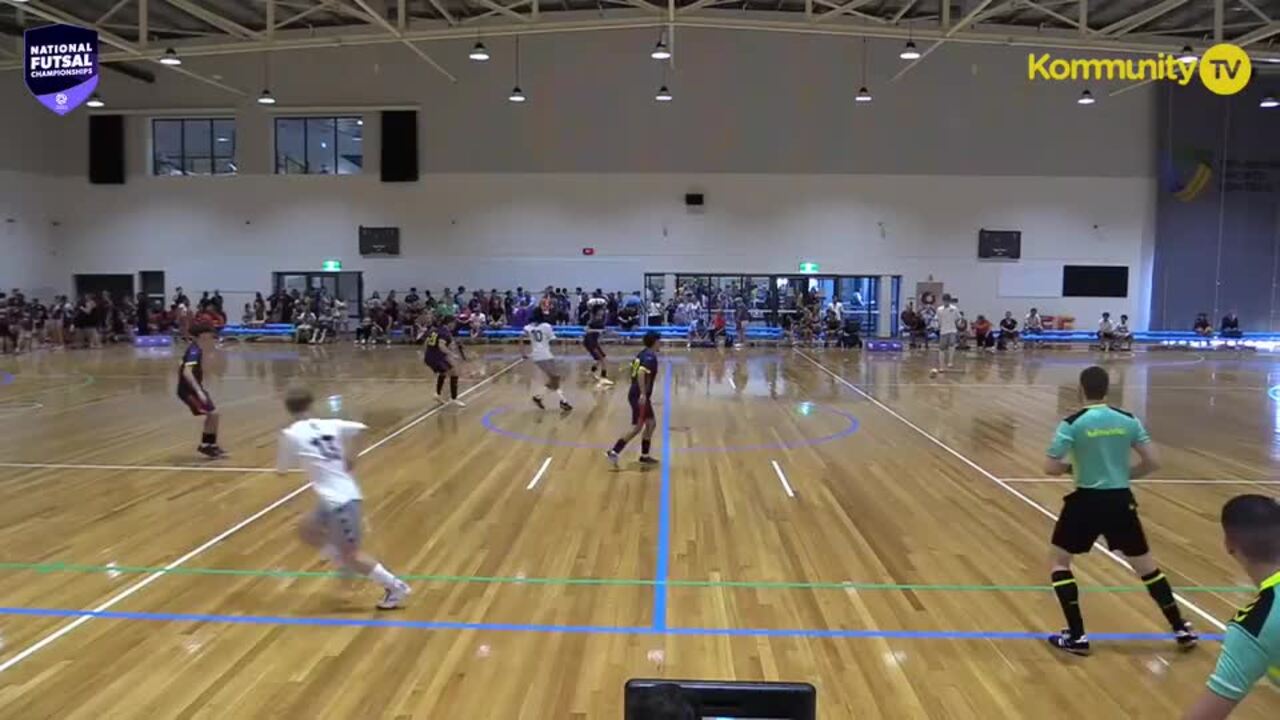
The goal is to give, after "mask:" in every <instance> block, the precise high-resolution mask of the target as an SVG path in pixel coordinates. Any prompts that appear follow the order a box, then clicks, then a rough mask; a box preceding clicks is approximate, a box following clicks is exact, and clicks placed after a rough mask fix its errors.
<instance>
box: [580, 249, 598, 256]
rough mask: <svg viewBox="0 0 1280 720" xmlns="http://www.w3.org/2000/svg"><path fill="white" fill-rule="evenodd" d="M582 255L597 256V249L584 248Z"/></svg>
mask: <svg viewBox="0 0 1280 720" xmlns="http://www.w3.org/2000/svg"><path fill="white" fill-rule="evenodd" d="M582 254H583V255H595V254H596V249H595V248H582Z"/></svg>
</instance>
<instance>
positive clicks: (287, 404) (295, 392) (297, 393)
mask: <svg viewBox="0 0 1280 720" xmlns="http://www.w3.org/2000/svg"><path fill="white" fill-rule="evenodd" d="M313 402H315V396H313V395H312V394H311V391H310V390H308V389H306V388H304V387H291V388H289V389H288V390H286V391H285V393H284V408H285V409H286V410H288V411H289V412H290V413H291V414H293V415H301V414H302V413H304V412H306V411H308V410H310V409H311V404H312V403H313Z"/></svg>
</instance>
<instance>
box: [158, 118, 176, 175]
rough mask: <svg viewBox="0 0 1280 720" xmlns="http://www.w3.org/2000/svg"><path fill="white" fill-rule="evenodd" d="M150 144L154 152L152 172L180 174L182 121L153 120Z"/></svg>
mask: <svg viewBox="0 0 1280 720" xmlns="http://www.w3.org/2000/svg"><path fill="white" fill-rule="evenodd" d="M151 146H152V152H153V153H154V154H155V164H154V167H153V169H152V173H153V174H155V175H181V174H182V121H181V120H153V121H152V123H151Z"/></svg>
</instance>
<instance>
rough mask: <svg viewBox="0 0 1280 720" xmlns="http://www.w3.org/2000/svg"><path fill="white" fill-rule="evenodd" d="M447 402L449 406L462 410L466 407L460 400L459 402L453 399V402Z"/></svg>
mask: <svg viewBox="0 0 1280 720" xmlns="http://www.w3.org/2000/svg"><path fill="white" fill-rule="evenodd" d="M449 402H450V404H452V405H453V406H454V407H460V408H464V407H466V406H467V404H466V403H464V402H462V401H461V400H459V399H458V398H454V399H453V400H450V401H449Z"/></svg>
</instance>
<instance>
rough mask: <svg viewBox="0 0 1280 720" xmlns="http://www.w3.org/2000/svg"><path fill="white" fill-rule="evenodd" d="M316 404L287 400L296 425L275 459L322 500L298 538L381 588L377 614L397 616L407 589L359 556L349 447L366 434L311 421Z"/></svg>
mask: <svg viewBox="0 0 1280 720" xmlns="http://www.w3.org/2000/svg"><path fill="white" fill-rule="evenodd" d="M314 401H315V398H314V397H313V396H312V395H311V391H310V390H306V389H303V388H294V389H290V390H289V391H288V392H287V393H286V394H285V398H284V406H285V408H286V409H287V410H288V411H289V414H290V415H291V416H292V417H293V421H294V422H293V424H292V425H290V426H289V427H287V428H285V429H284V431H283V432H281V434H280V446H279V452H278V454H277V456H276V471H277V472H281V473H283V472H285V471H286V470H288V469H289V468H291V467H294V466H297V465H301V466H302V468H303V469H304V470H305V471H306V472H307V477H308V478H309V479H310V480H311V489H312V490H315V491H316V495H317V496H318V498H319V500H320V502H319V503H318V504H317V506H316V509H315V512H313V513H312V514H311V515H310V516H308V517H307V518H306V519H305V520H303V521H302V525H301V526H300V527H299V534H300V535H301V536H302V540H303V542H305V543H307V544H308V545H311V546H312V547H317V548H321V549H322V551H323V552H324V554H325V556H326V557H328V558H329V560H330V561H332V562H333V563H334V564H335V565H337V566H338V567H339V568H340V569H342V570H343V571H344V572H349V573H354V574H357V575H360V576H362V577H367V578H369V579H370V580H372V581H374V582H376V583H378V584H379V585H381V586H382V587H383V588H384V589H385V590H386V592H385V594H384V595H383V596H382V601H381V602H379V603H378V606H377V607H378V609H379V610H394V609H395V608H398V607H400V606H401V605H403V604H404V599H405V597H406V596H407V595H408V594H409V586H408V585H406V584H405V583H404V581H403V580H401V579H400V578H398V577H396V576H395V575H392V574H391V573H390V572H389V571H388V570H387V569H386V568H385V567H383V566H382V565H381V564H380V563H379V562H378V561H377V560H374V559H373V558H372V557H370V556H369V555H367V554H365V553H364V552H362V551H361V550H360V535H361V515H360V502H361V498H362V497H363V496H362V495H361V494H360V486H359V485H357V484H356V479H355V477H353V476H352V475H351V470H352V468H353V467H354V466H355V456H354V454H353V453H352V452H351V445H352V444H353V440H354V439H355V437H356V436H357V435H359V434H360V432H361V431H363V430H366V429H367V428H366V426H365V425H363V424H362V423H358V422H351V421H349V420H339V419H336V418H313V417H310V414H309V412H310V410H311V405H312V403H313V402H314Z"/></svg>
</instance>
